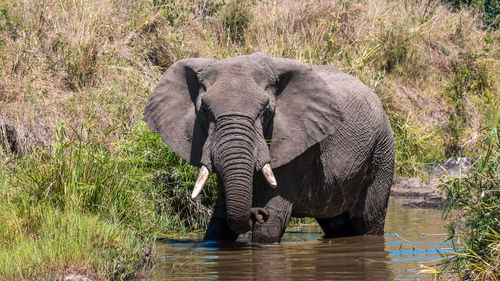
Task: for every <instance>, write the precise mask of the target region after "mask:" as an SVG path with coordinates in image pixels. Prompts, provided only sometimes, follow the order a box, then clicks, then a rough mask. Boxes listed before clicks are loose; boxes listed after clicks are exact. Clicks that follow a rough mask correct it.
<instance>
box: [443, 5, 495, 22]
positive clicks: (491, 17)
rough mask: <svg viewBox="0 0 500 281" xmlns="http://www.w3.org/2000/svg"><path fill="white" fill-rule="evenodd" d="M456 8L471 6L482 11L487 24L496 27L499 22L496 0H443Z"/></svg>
mask: <svg viewBox="0 0 500 281" xmlns="http://www.w3.org/2000/svg"><path fill="white" fill-rule="evenodd" d="M445 2H449V3H451V4H452V5H453V6H455V7H457V8H462V7H466V6H471V7H473V8H475V9H477V10H478V11H480V12H481V13H483V21H484V23H486V24H487V25H491V26H494V27H498V25H499V24H500V2H499V1H498V0H445Z"/></svg>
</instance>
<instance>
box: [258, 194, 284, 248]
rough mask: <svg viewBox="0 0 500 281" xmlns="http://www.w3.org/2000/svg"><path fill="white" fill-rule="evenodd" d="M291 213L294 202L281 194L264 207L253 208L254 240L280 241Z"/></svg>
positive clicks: (259, 241)
mask: <svg viewBox="0 0 500 281" xmlns="http://www.w3.org/2000/svg"><path fill="white" fill-rule="evenodd" d="M291 214H292V203H291V202H289V201H288V200H286V199H284V198H282V197H281V196H275V197H273V198H272V199H271V200H269V202H268V203H267V204H266V206H264V207H263V208H253V209H252V220H253V221H254V225H253V230H252V241H253V242H258V243H274V242H280V240H281V236H283V234H284V233H285V230H286V227H287V226H288V222H289V221H290V216H291Z"/></svg>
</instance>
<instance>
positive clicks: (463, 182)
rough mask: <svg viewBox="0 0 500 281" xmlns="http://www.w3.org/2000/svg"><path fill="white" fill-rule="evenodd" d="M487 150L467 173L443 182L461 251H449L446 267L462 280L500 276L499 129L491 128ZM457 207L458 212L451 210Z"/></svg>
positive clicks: (452, 237) (452, 236) (452, 235)
mask: <svg viewBox="0 0 500 281" xmlns="http://www.w3.org/2000/svg"><path fill="white" fill-rule="evenodd" d="M490 132H491V134H490V137H489V140H488V141H487V142H486V143H485V150H486V152H485V154H484V155H482V156H481V157H480V158H479V159H477V161H476V162H475V164H474V166H473V167H472V169H471V170H469V171H468V175H467V177H458V178H454V179H451V180H450V181H448V182H446V184H445V185H444V188H445V191H446V194H447V197H448V198H449V201H448V205H447V207H446V209H445V212H446V215H447V216H449V217H450V224H449V225H448V233H449V237H448V238H449V239H450V240H451V241H460V243H459V244H458V245H455V244H454V247H455V249H458V251H455V252H452V253H451V254H448V256H447V257H446V259H445V262H444V268H445V269H448V270H451V271H452V272H455V273H457V274H458V276H459V277H460V278H461V279H462V280H498V278H499V276H500V221H499V218H500V209H499V203H500V179H499V167H500V165H499V164H500V162H499V161H500V132H499V131H498V127H494V128H493V129H492V130H491V131H490ZM452 210H455V212H453V213H452V212H451V211H452Z"/></svg>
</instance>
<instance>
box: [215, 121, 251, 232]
mask: <svg viewBox="0 0 500 281" xmlns="http://www.w3.org/2000/svg"><path fill="white" fill-rule="evenodd" d="M214 136H215V142H214V143H213V146H212V147H213V157H212V158H213V160H214V164H215V168H216V170H217V173H218V174H219V176H220V178H221V180H222V184H223V186H224V190H223V192H224V195H225V198H226V215H227V221H228V223H229V227H230V228H231V229H232V230H233V231H234V232H236V233H245V232H247V231H249V230H250V227H251V221H250V209H251V207H252V183H253V172H254V137H255V130H254V127H253V122H252V120H251V119H249V118H246V117H242V116H237V117H220V118H219V119H218V120H217V122H216V127H215V131H214Z"/></svg>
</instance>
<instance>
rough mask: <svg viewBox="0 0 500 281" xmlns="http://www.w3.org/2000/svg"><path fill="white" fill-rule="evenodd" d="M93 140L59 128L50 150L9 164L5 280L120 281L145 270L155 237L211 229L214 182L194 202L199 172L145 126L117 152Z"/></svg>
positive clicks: (3, 229) (0, 223)
mask: <svg viewBox="0 0 500 281" xmlns="http://www.w3.org/2000/svg"><path fill="white" fill-rule="evenodd" d="M91 134H92V133H91V132H88V131H83V130H80V131H77V130H74V129H71V128H69V129H68V127H66V126H60V127H59V128H58V130H57V133H56V136H57V137H56V141H55V143H54V145H53V146H52V147H51V148H49V149H43V148H37V149H35V150H34V151H32V153H30V154H27V155H25V156H23V157H21V158H15V157H13V155H10V156H11V157H10V158H7V157H5V158H4V163H3V165H2V166H1V167H0V183H2V186H1V189H0V198H1V199H2V200H1V202H0V218H1V219H0V245H1V246H0V276H2V277H5V278H7V279H30V278H36V277H37V276H54V278H56V277H57V276H58V275H61V274H63V273H64V272H77V273H84V274H87V275H90V276H95V277H97V278H103V279H123V278H127V277H129V275H131V274H132V273H134V272H137V271H140V270H142V269H147V267H148V266H149V265H150V264H149V263H148V262H149V261H150V260H149V259H150V255H146V254H145V251H146V252H147V249H148V247H150V246H151V244H152V243H153V241H154V240H155V239H157V238H158V237H168V236H171V235H178V234H179V233H183V232H186V231H188V230H193V229H197V228H200V227H204V226H205V224H206V222H207V219H208V217H209V215H210V211H209V209H208V208H207V207H206V206H210V204H211V203H212V201H213V197H214V194H215V188H214V183H215V180H214V179H213V178H211V179H210V182H208V186H207V188H206V191H205V192H206V193H205V196H203V197H202V198H203V199H202V200H204V201H201V199H200V200H196V201H193V200H191V199H190V192H191V187H192V185H193V184H194V179H195V178H196V173H197V171H196V169H195V168H193V167H192V166H190V165H189V164H187V163H185V162H184V161H182V160H181V159H179V158H178V157H177V156H176V155H175V154H174V153H173V152H172V151H171V150H170V149H169V148H168V147H167V146H166V145H164V144H163V143H162V142H161V140H160V139H159V137H158V136H157V135H156V134H153V133H151V132H150V131H149V130H148V129H147V128H146V125H145V124H144V123H142V122H141V123H139V124H138V125H137V126H136V127H135V128H134V129H133V131H132V132H131V133H130V134H129V135H127V136H125V137H124V138H123V139H121V140H119V141H117V142H116V143H115V144H113V145H109V144H108V145H106V144H105V143H103V142H100V141H99V140H98V139H97V140H96V139H95V138H94V137H93V136H92V135H91ZM5 156H7V155H5ZM9 162H10V163H9ZM59 277H60V276H59ZM59 277H57V278H59Z"/></svg>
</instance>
